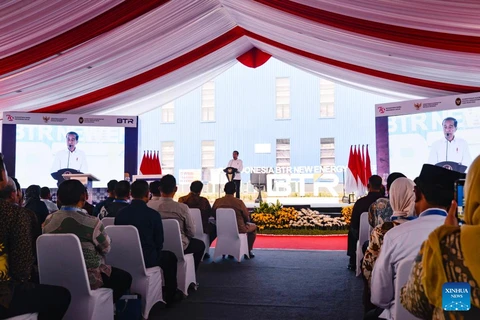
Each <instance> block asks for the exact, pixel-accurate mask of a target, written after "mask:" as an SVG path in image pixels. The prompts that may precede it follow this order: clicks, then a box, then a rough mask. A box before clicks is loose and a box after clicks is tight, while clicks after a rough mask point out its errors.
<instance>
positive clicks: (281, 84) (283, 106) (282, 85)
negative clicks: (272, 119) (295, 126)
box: [275, 78, 290, 119]
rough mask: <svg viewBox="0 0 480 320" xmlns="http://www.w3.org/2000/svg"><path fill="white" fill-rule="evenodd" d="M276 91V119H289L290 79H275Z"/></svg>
mask: <svg viewBox="0 0 480 320" xmlns="http://www.w3.org/2000/svg"><path fill="white" fill-rule="evenodd" d="M275 90H276V118H277V119H290V79H289V78H277V79H276V82H275Z"/></svg>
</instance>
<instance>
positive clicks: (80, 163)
mask: <svg viewBox="0 0 480 320" xmlns="http://www.w3.org/2000/svg"><path fill="white" fill-rule="evenodd" d="M66 168H70V169H75V170H78V171H80V172H82V173H86V172H88V165H87V158H86V157H85V153H84V152H83V151H80V150H78V149H77V148H75V150H74V151H73V152H70V150H68V149H64V150H60V151H58V152H57V153H56V154H55V159H54V160H53V164H52V170H51V171H50V172H56V171H58V170H60V169H66Z"/></svg>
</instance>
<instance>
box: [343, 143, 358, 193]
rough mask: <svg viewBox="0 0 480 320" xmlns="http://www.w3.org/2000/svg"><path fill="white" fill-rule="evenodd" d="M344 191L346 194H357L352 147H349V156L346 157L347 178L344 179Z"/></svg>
mask: <svg viewBox="0 0 480 320" xmlns="http://www.w3.org/2000/svg"><path fill="white" fill-rule="evenodd" d="M345 180H346V181H345V191H346V192H347V193H351V192H355V193H356V192H357V189H358V184H357V165H356V160H355V154H354V152H353V146H350V154H349V156H348V170H347V177H346V179H345Z"/></svg>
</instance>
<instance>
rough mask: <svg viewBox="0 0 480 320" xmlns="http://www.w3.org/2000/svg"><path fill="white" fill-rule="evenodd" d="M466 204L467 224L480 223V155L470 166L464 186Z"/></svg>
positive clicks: (464, 215)
mask: <svg viewBox="0 0 480 320" xmlns="http://www.w3.org/2000/svg"><path fill="white" fill-rule="evenodd" d="M464 195H465V206H464V210H463V217H464V220H465V223H466V224H470V225H479V224H480V156H478V157H477V158H476V159H475V160H473V163H472V164H471V165H470V167H469V168H468V173H467V178H466V179H465V186H464Z"/></svg>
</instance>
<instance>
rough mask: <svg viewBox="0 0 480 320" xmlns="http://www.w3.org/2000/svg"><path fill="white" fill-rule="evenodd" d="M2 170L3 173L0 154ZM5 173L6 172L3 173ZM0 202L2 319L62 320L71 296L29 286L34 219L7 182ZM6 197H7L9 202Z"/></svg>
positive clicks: (54, 288)
mask: <svg viewBox="0 0 480 320" xmlns="http://www.w3.org/2000/svg"><path fill="white" fill-rule="evenodd" d="M0 170H1V171H4V170H5V168H4V164H3V156H2V155H1V154H0ZM4 172H5V171H4ZM5 180H6V182H7V185H8V188H10V191H9V190H5V187H6V186H5V184H3V183H2V184H1V186H2V188H3V190H1V193H2V198H0V318H1V319H5V318H9V317H15V316H18V315H21V314H26V313H38V319H40V320H42V319H48V320H56V319H58V320H61V319H62V318H63V316H64V315H65V313H66V311H67V309H68V306H69V305H70V300H71V295H70V292H69V291H68V290H67V289H65V288H63V287H59V286H51V285H42V284H35V283H32V282H30V275H31V271H32V269H33V264H34V261H35V259H34V251H35V250H34V248H35V247H34V246H33V243H34V242H33V239H32V233H31V230H32V228H33V227H32V219H31V217H29V216H28V215H27V214H26V210H24V209H23V208H21V207H20V206H18V205H17V204H16V203H15V202H16V200H15V199H12V198H11V197H18V195H17V196H13V193H15V191H17V189H16V187H15V188H14V187H13V185H14V183H13V184H12V180H11V179H8V178H5ZM4 197H7V198H8V200H6V199H5V198H4Z"/></svg>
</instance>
